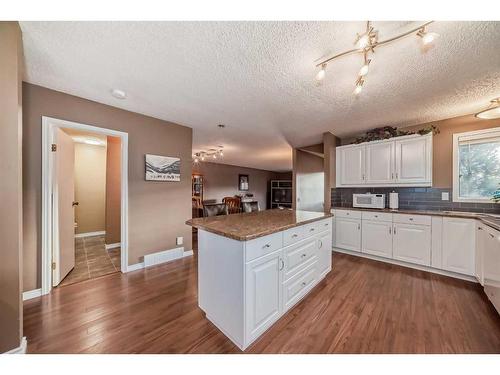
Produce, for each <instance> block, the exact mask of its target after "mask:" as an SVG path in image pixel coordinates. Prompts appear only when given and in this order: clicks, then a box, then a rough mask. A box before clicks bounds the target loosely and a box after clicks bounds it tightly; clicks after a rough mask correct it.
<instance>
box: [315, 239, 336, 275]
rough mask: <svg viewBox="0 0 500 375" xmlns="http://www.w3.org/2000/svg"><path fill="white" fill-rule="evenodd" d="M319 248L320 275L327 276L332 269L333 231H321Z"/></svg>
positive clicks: (318, 241)
mask: <svg viewBox="0 0 500 375" xmlns="http://www.w3.org/2000/svg"><path fill="white" fill-rule="evenodd" d="M317 248H318V266H317V267H318V275H319V278H322V277H324V276H326V274H327V273H328V272H330V271H331V270H332V231H331V230H329V231H326V232H323V233H321V234H320V235H319V236H318V239H317Z"/></svg>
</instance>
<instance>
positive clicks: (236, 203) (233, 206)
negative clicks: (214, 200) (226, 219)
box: [222, 197, 241, 214]
mask: <svg viewBox="0 0 500 375" xmlns="http://www.w3.org/2000/svg"><path fill="white" fill-rule="evenodd" d="M222 202H223V203H224V204H225V205H226V206H227V209H228V211H229V214H237V213H240V212H241V199H240V198H238V197H224V199H222Z"/></svg>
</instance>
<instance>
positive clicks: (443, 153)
mask: <svg viewBox="0 0 500 375" xmlns="http://www.w3.org/2000/svg"><path fill="white" fill-rule="evenodd" d="M430 125H436V126H437V127H438V128H439V130H440V133H439V134H437V135H435V136H434V140H433V166H432V180H433V187H436V188H452V186H453V161H452V159H453V134H455V133H463V132H468V131H473V130H480V129H488V128H494V127H500V119H497V120H482V119H478V118H476V117H474V116H473V115H467V116H460V117H454V118H450V119H446V120H441V121H434V122H430V123H425V124H419V125H415V126H411V127H407V128H405V129H407V130H418V129H422V128H425V127H427V126H430ZM353 139H354V138H352V137H350V138H344V139H342V144H343V145H345V144H349V143H351V142H352V141H353Z"/></svg>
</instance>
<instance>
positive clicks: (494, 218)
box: [332, 207, 500, 230]
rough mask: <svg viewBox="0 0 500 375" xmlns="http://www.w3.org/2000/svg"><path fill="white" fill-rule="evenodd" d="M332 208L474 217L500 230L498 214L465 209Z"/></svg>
mask: <svg viewBox="0 0 500 375" xmlns="http://www.w3.org/2000/svg"><path fill="white" fill-rule="evenodd" d="M332 210H350V211H371V212H387V213H391V214H411V215H429V216H444V217H459V218H464V219H476V220H479V221H481V222H482V223H484V224H486V225H488V226H490V227H491V228H493V229H496V230H500V215H490V214H483V213H476V212H466V211H439V210H404V209H403V210H400V209H397V210H392V209H389V208H360V207H332Z"/></svg>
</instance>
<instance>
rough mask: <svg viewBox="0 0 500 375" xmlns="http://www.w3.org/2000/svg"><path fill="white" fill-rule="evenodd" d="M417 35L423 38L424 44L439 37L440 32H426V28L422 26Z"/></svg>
mask: <svg viewBox="0 0 500 375" xmlns="http://www.w3.org/2000/svg"><path fill="white" fill-rule="evenodd" d="M417 35H418V36H419V37H420V38H422V44H423V45H424V46H426V45H429V44H432V43H433V42H434V41H435V40H436V39H437V38H438V37H439V34H438V33H430V32H426V31H425V28H422V29H420V30H419V31H418V33H417Z"/></svg>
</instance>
